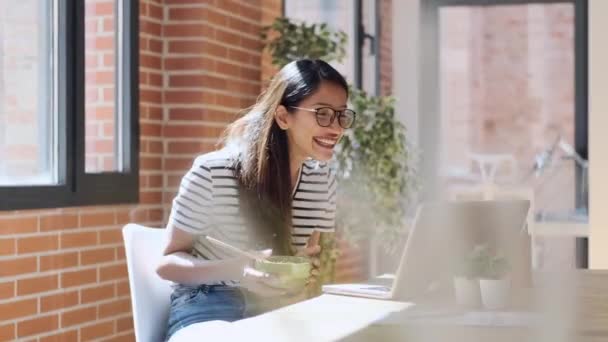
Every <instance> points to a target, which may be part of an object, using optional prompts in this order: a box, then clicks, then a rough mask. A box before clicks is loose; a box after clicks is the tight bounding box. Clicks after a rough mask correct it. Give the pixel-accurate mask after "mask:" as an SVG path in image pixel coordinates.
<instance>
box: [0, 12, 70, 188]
mask: <svg viewBox="0 0 608 342" xmlns="http://www.w3.org/2000/svg"><path fill="white" fill-rule="evenodd" d="M52 4H53V2H52V1H39V0H20V1H0V186H16V185H41V184H46V185H48V184H56V183H57V180H58V175H57V144H56V129H55V127H56V124H57V116H56V112H57V111H56V110H54V105H55V101H54V89H55V88H54V80H55V79H56V77H55V72H56V68H55V62H56V58H55V46H56V44H55V41H54V38H55V37H54V35H53V33H54V32H56V31H55V21H54V15H53V13H54V10H53V8H52Z"/></svg>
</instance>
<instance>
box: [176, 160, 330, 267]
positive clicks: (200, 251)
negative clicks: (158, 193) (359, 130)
mask: <svg viewBox="0 0 608 342" xmlns="http://www.w3.org/2000/svg"><path fill="white" fill-rule="evenodd" d="M233 158H234V153H233V151H231V150H229V149H222V150H219V151H215V152H211V153H207V154H204V155H201V156H199V157H198V158H196V160H195V161H194V164H193V166H192V168H191V169H190V171H188V173H186V175H185V176H184V178H183V179H182V182H181V185H180V188H179V192H178V194H177V196H176V197H175V199H174V200H173V207H172V210H171V216H170V218H169V224H171V225H173V226H174V227H176V228H178V229H181V230H184V231H186V232H189V233H192V234H196V235H198V236H199V237H198V238H197V239H196V241H195V244H194V248H193V251H192V253H193V255H195V256H198V257H200V258H203V259H207V260H219V259H226V258H230V257H233V256H234V255H233V254H232V253H230V252H226V251H225V250H223V249H221V248H218V247H216V246H214V245H212V244H210V243H209V242H208V241H207V240H206V239H205V238H204V237H205V236H206V235H209V236H211V237H215V238H217V239H219V240H222V241H226V242H228V243H230V244H234V245H235V246H237V247H239V248H247V239H248V237H247V236H248V234H247V233H246V230H245V229H247V225H246V222H244V219H243V217H242V216H241V214H240V210H239V197H238V187H237V179H236V177H235V175H234V168H233V164H234V163H233V160H234V159H233ZM292 198H293V202H292V227H293V231H292V238H291V242H292V245H293V246H294V247H295V248H296V249H299V248H302V247H303V246H304V245H305V244H306V241H307V240H308V238H309V237H310V235H311V233H312V232H313V231H314V230H319V231H321V232H331V231H334V226H335V210H336V180H335V172H334V171H333V170H331V169H330V167H329V166H328V165H327V164H326V163H321V162H317V161H313V160H309V161H306V162H305V163H304V164H303V165H302V167H301V168H300V171H299V176H298V181H297V183H296V186H295V187H294V191H293V197H292Z"/></svg>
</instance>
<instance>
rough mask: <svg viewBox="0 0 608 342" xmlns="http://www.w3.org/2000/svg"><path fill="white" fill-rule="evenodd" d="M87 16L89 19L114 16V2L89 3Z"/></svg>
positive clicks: (86, 11) (87, 4)
mask: <svg viewBox="0 0 608 342" xmlns="http://www.w3.org/2000/svg"><path fill="white" fill-rule="evenodd" d="M85 14H86V16H87V17H89V16H91V17H98V16H106V15H113V14H114V2H112V1H109V2H101V1H99V2H87V3H86V10H85Z"/></svg>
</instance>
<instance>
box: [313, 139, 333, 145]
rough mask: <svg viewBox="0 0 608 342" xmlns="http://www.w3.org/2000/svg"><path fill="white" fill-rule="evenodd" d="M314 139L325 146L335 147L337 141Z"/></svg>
mask: <svg viewBox="0 0 608 342" xmlns="http://www.w3.org/2000/svg"><path fill="white" fill-rule="evenodd" d="M316 139H317V141H319V142H320V143H323V144H327V145H335V144H336V141H337V140H334V139H323V138H316Z"/></svg>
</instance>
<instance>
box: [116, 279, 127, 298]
mask: <svg viewBox="0 0 608 342" xmlns="http://www.w3.org/2000/svg"><path fill="white" fill-rule="evenodd" d="M128 294H130V288H129V281H128V280H125V281H120V282H117V283H116V296H117V297H122V296H126V295H128Z"/></svg>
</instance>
